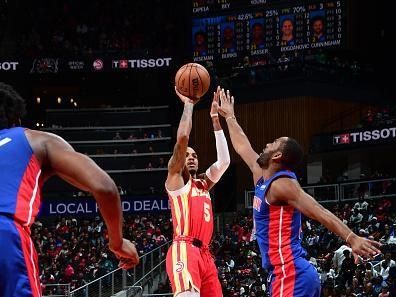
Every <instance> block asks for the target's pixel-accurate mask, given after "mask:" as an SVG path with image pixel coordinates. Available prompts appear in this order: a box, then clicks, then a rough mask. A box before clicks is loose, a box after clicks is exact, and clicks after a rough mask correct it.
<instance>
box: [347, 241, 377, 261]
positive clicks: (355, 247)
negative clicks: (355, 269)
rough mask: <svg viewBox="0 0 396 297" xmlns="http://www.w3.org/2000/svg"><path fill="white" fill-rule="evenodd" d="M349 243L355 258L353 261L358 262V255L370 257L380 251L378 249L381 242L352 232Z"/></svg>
mask: <svg viewBox="0 0 396 297" xmlns="http://www.w3.org/2000/svg"><path fill="white" fill-rule="evenodd" d="M349 243H350V245H351V248H352V253H353V256H354V258H355V263H358V262H359V256H361V257H363V258H366V259H370V258H372V257H374V256H375V255H377V254H381V251H380V250H379V247H380V246H381V244H380V243H379V242H376V241H374V240H370V239H367V238H363V237H360V236H357V235H356V234H354V235H353V236H351V239H350V240H349Z"/></svg>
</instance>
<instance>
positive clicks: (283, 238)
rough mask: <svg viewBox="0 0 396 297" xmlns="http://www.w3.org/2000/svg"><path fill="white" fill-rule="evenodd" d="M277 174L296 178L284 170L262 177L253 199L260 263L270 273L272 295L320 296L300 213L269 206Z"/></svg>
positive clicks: (288, 206) (278, 206) (281, 206)
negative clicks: (269, 197)
mask: <svg viewBox="0 0 396 297" xmlns="http://www.w3.org/2000/svg"><path fill="white" fill-rule="evenodd" d="M280 177H286V178H291V179H297V178H296V175H295V174H294V173H293V172H290V171H286V170H282V171H279V172H277V173H276V174H274V175H273V176H271V177H270V178H269V179H267V180H264V179H263V178H261V179H260V180H259V181H258V182H257V184H256V188H255V196H254V200H253V216H254V225H255V236H256V239H257V243H258V245H259V248H260V252H261V255H262V265H263V267H264V268H265V269H267V270H268V271H269V273H270V275H271V280H270V287H269V289H270V292H271V296H284V297H286V296H290V297H291V296H295V297H297V296H298V297H306V296H307V297H308V296H309V297H319V296H320V281H319V276H318V274H317V272H316V269H315V268H314V267H313V266H312V265H311V264H310V263H309V262H308V261H307V260H306V259H305V256H306V254H307V253H306V251H305V250H304V249H303V247H302V246H301V212H300V211H298V210H297V209H295V208H294V207H292V206H290V205H271V204H270V203H269V202H268V200H267V198H266V195H267V191H268V189H269V188H270V186H271V183H272V182H273V181H274V180H276V179H277V178H280Z"/></svg>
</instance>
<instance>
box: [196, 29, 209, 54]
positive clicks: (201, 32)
mask: <svg viewBox="0 0 396 297" xmlns="http://www.w3.org/2000/svg"><path fill="white" fill-rule="evenodd" d="M193 50H194V56H206V54H207V50H208V46H207V35H206V31H205V29H204V28H201V27H199V28H194V29H193Z"/></svg>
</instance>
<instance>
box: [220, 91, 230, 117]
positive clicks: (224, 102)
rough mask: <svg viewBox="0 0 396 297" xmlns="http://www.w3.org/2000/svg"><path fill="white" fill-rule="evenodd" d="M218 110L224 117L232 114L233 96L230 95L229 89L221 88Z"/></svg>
mask: <svg viewBox="0 0 396 297" xmlns="http://www.w3.org/2000/svg"><path fill="white" fill-rule="evenodd" d="M218 112H219V114H220V115H221V116H222V117H224V118H226V119H227V118H229V117H233V116H234V96H231V94H230V91H229V90H227V92H225V91H224V89H221V91H220V106H219V108H218Z"/></svg>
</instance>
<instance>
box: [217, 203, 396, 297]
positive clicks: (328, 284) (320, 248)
mask: <svg viewBox="0 0 396 297" xmlns="http://www.w3.org/2000/svg"><path fill="white" fill-rule="evenodd" d="M395 208H396V205H395V203H392V202H391V201H390V200H387V199H381V200H376V201H365V200H363V199H362V200H359V201H358V202H356V203H352V204H343V205H334V206H333V207H330V211H332V212H333V213H335V214H336V215H337V216H338V217H339V218H340V219H342V220H343V221H344V223H346V224H348V226H349V227H350V228H351V229H352V230H353V231H354V232H356V233H357V234H359V235H360V236H363V237H366V238H370V239H374V240H377V241H379V242H381V243H382V244H383V247H382V248H381V250H382V251H383V254H381V255H378V256H376V257H375V258H374V259H373V260H372V261H366V260H363V259H361V260H360V263H358V264H355V263H354V260H353V256H352V254H351V249H350V248H349V247H348V246H346V245H345V242H343V241H342V240H341V239H340V238H338V237H337V236H335V235H334V234H332V233H331V232H329V231H328V230H327V229H326V228H324V227H323V226H321V225H320V224H318V223H316V222H313V221H311V220H310V219H306V218H305V219H304V221H303V230H302V231H303V234H304V237H303V242H302V244H303V246H304V248H305V249H306V250H307V259H308V260H309V261H310V262H311V263H312V264H313V265H314V266H315V267H316V268H317V271H318V274H319V277H320V279H321V283H322V296H325V297H328V296H333V297H335V296H339V297H341V296H346V297H352V296H353V297H366V296H367V297H368V296H370V297H384V296H391V295H387V294H388V292H389V290H390V289H391V287H392V288H394V286H395V281H396V267H394V268H392V269H390V267H391V266H392V265H395V260H396V236H395V228H396V213H395ZM252 226H253V223H252V218H251V215H248V216H241V215H240V216H238V217H236V218H235V220H234V222H233V224H231V225H226V227H225V232H224V234H217V235H216V237H215V239H214V240H213V244H212V245H213V250H214V253H215V256H216V259H217V265H218V269H219V278H220V281H221V284H222V287H223V293H224V296H225V297H228V296H243V297H247V296H267V295H266V292H267V291H268V287H267V277H268V274H267V272H266V271H264V270H263V269H262V268H261V256H260V253H259V251H258V247H257V244H256V242H255V241H251V230H252ZM393 269H394V270H393Z"/></svg>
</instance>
